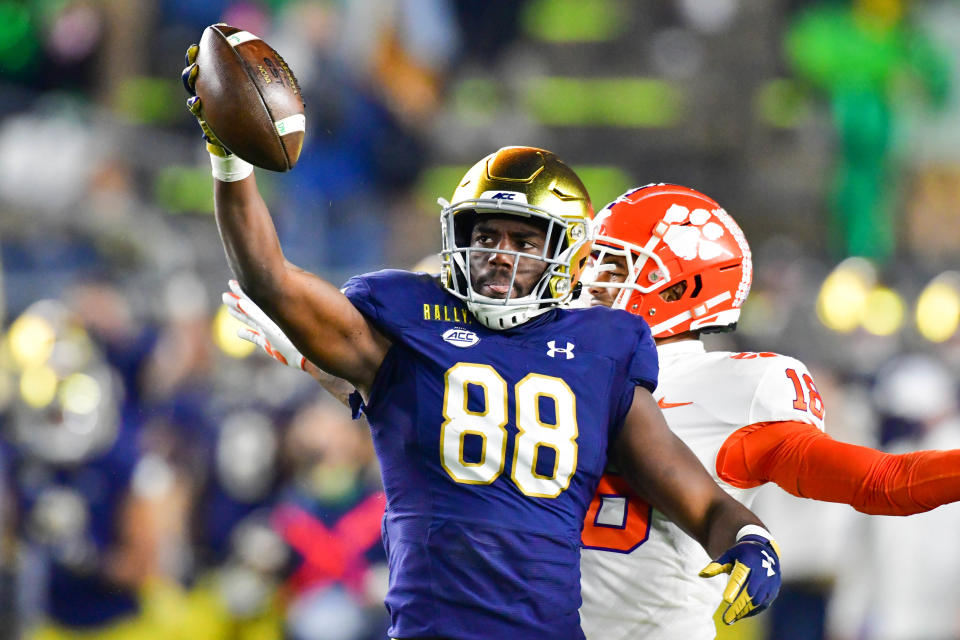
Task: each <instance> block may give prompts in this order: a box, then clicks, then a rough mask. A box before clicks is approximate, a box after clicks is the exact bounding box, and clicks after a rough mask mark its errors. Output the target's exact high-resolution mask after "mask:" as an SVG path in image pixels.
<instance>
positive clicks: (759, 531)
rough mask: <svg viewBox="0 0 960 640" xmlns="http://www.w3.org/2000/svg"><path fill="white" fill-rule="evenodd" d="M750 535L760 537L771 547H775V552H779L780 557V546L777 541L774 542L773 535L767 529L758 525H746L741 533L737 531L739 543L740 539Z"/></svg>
mask: <svg viewBox="0 0 960 640" xmlns="http://www.w3.org/2000/svg"><path fill="white" fill-rule="evenodd" d="M749 535H754V536H760V537H762V538H765V539H766V540H768V541H769V542H770V546H771V547H773V550H774V551H776V552H777V555H778V556H779V555H780V545H778V544H777V541H776V540H774V538H773V534H772V533H770V532H769V531H767V530H766V529H764V528H763V527H761V526H759V525H756V524H748V525H745V526H744V527H742V528H741V529H740V531H737V542H740V539H741V538H743V536H749Z"/></svg>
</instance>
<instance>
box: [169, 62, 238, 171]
mask: <svg viewBox="0 0 960 640" xmlns="http://www.w3.org/2000/svg"><path fill="white" fill-rule="evenodd" d="M199 51H200V45H196V44H192V45H190V46H189V47H187V55H186V61H187V66H186V67H184V68H183V72H182V73H181V74H180V79H181V80H183V88H184V89H186V90H187V93H189V94H190V97H189V98H187V109H189V110H190V113H192V114H193V117H195V118H196V119H197V122H198V123H199V124H200V129H201V130H202V131H203V139H204V140H206V141H207V151H209V152H210V153H212V154H213V155H215V156H219V157H221V158H227V157H229V156H231V155H233V154H232V153H230V151H229V150H228V149H227V148H226V147H225V146H223V143H222V142H220V140H218V139H217V136H216V134H214V133H213V130H212V129H211V128H210V126H209V125H208V124H207V121H206V120H204V119H203V105H202V104H200V98H199V97H198V96H197V76H198V75H200V67H198V66H197V53H198V52H199Z"/></svg>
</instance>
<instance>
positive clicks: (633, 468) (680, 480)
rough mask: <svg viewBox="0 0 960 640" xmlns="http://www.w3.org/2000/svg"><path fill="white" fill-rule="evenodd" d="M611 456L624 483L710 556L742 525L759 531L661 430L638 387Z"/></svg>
mask: <svg viewBox="0 0 960 640" xmlns="http://www.w3.org/2000/svg"><path fill="white" fill-rule="evenodd" d="M613 451H614V452H615V453H614V455H615V456H616V462H617V464H618V465H619V467H620V469H621V471H622V473H623V476H624V478H625V479H626V480H627V482H629V483H630V484H631V485H632V486H633V488H634V489H635V490H636V491H638V492H639V493H640V494H641V495H643V496H644V497H646V498H647V499H648V500H649V501H650V503H651V504H653V506H655V507H656V508H657V509H659V510H660V511H662V512H663V513H665V514H666V515H667V516H668V517H669V518H670V519H671V520H673V521H674V522H675V523H677V525H679V526H680V527H681V528H683V530H684V531H686V532H687V533H689V534H690V535H691V536H692V537H693V538H694V539H695V540H697V541H698V542H699V543H700V544H701V545H703V548H704V549H706V550H707V552H708V553H709V554H710V555H711V556H716V555H719V554H720V553H722V552H723V551H724V550H725V549H726V548H727V547H729V546H730V545H732V544H733V543H734V538H735V536H736V533H737V531H738V530H739V529H740V528H742V527H744V526H746V525H750V524H752V525H758V526H763V523H762V522H761V521H760V519H759V518H757V517H756V516H755V515H754V514H753V512H751V511H750V510H749V509H747V508H746V507H744V506H743V505H742V504H740V503H739V502H737V501H736V500H734V499H733V498H731V497H730V496H729V495H727V494H726V493H725V492H724V491H723V490H722V489H721V488H720V487H719V486H717V483H716V482H714V480H713V478H711V477H710V475H709V474H708V473H707V472H706V470H705V469H704V468H703V465H702V464H700V461H699V460H698V459H697V457H696V456H695V455H694V454H693V452H692V451H690V449H689V448H688V447H687V445H685V444H684V443H683V441H682V440H680V438H678V437H677V436H676V435H674V433H673V432H672V431H670V428H669V427H668V426H667V423H666V421H665V420H664V418H663V414H662V413H661V412H660V408H659V407H658V406H657V402H656V401H655V400H654V399H653V396H652V395H651V394H650V392H649V391H647V390H646V389H643V388H642V387H638V388H637V390H636V391H635V392H634V396H633V405H632V406H631V408H630V412H629V413H628V415H627V418H626V420H625V421H624V425H623V429H622V431H621V432H620V436H619V438H618V440H617V442H616V444H615V445H614V449H613Z"/></svg>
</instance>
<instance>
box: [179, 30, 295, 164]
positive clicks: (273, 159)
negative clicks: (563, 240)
mask: <svg viewBox="0 0 960 640" xmlns="http://www.w3.org/2000/svg"><path fill="white" fill-rule="evenodd" d="M197 65H198V66H199V67H200V74H199V76H197V84H196V90H197V95H198V96H199V97H200V101H201V105H202V106H203V117H204V119H205V120H206V121H207V124H208V125H209V126H210V128H211V129H212V130H213V132H214V134H216V136H217V138H219V139H220V141H221V142H222V143H223V144H224V146H226V147H227V148H228V149H229V150H230V151H232V152H233V153H235V154H237V155H238V156H240V157H241V158H243V159H244V160H246V161H247V162H249V163H250V164H253V165H256V166H258V167H262V168H264V169H270V170H271V171H289V170H290V169H292V168H293V166H294V165H295V164H296V163H297V159H298V158H299V157H300V149H301V147H302V146H303V136H304V132H305V130H306V117H305V116H304V108H303V96H302V95H301V93H300V85H299V84H298V83H297V79H296V78H295V77H294V75H293V71H291V70H290V67H288V66H287V63H286V62H284V60H283V58H282V57H280V54H279V53H277V52H276V51H275V50H274V49H273V48H272V47H271V46H270V45H268V44H267V43H266V42H264V41H263V40H261V39H260V38H258V37H257V36H255V35H253V34H252V33H250V32H249V31H244V30H242V29H238V28H236V27H231V26H229V25H226V24H214V25H211V26H209V27H207V28H206V29H204V31H203V37H202V38H200V50H199V52H198V53H197Z"/></svg>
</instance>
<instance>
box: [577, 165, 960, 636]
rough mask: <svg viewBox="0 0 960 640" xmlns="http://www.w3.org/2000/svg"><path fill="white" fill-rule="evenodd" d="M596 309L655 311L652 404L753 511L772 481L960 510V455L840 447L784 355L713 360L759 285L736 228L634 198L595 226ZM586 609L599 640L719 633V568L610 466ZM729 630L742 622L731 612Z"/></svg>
mask: <svg viewBox="0 0 960 640" xmlns="http://www.w3.org/2000/svg"><path fill="white" fill-rule="evenodd" d="M595 223H596V225H597V227H598V228H597V238H596V240H595V242H594V256H595V269H596V274H595V276H594V279H593V282H592V283H590V284H588V289H589V292H590V294H591V295H592V298H593V300H592V304H599V305H606V306H613V307H615V308H619V309H624V310H626V311H629V312H630V313H634V314H637V315H641V316H643V317H644V318H645V319H646V320H647V322H648V323H649V324H650V326H651V332H652V334H653V336H654V338H655V341H656V343H657V352H658V355H659V359H660V385H659V386H658V388H657V390H656V392H655V394H654V395H655V397H656V398H657V401H658V404H659V406H660V408H661V409H662V410H663V412H664V415H665V416H666V419H667V423H668V424H669V426H670V428H671V429H672V430H673V431H674V432H675V433H676V434H677V435H678V436H680V438H681V439H682V440H683V441H684V442H685V443H686V444H687V446H689V447H690V448H691V449H692V450H693V452H694V453H695V454H696V455H697V457H698V458H699V459H700V461H701V462H702V463H703V465H704V467H706V468H707V470H708V471H710V472H711V474H712V475H713V477H714V480H716V481H717V483H718V484H720V486H721V487H723V488H724V489H725V490H726V491H727V492H728V493H730V494H731V495H733V496H734V497H735V498H737V499H738V500H740V501H741V502H742V503H744V504H745V505H746V506H748V507H749V506H750V504H751V503H752V502H753V499H754V494H755V492H756V491H757V488H758V487H760V485H762V484H764V483H766V482H775V483H776V484H778V485H780V486H781V487H782V488H783V489H785V490H786V491H788V492H790V493H792V494H793V495H796V496H800V497H806V498H813V499H817V500H826V501H831V502H842V503H847V504H850V505H852V506H854V507H855V508H856V509H857V510H859V511H863V512H865V513H871V514H886V515H909V514H911V513H919V512H921V511H927V510H929V509H933V508H935V507H937V506H939V505H941V504H945V503H947V502H953V501H956V500H960V451H925V452H916V453H910V454H905V455H900V456H895V455H890V454H885V453H882V452H879V451H876V450H873V449H868V448H865V447H859V446H854V445H850V444H845V443H841V442H837V441H835V440H833V439H831V438H830V437H829V436H827V435H826V434H825V433H824V404H823V400H822V398H821V397H820V395H819V393H818V392H817V387H816V385H815V384H814V381H813V378H812V376H811V375H810V372H809V371H808V370H807V368H806V367H805V366H804V364H803V363H802V362H800V361H799V360H796V359H794V358H790V357H787V356H783V355H778V354H776V353H769V352H760V353H730V352H708V351H706V350H705V348H704V345H703V343H702V342H701V341H700V340H699V337H700V334H701V333H707V332H713V331H729V330H732V329H733V328H734V327H735V326H736V323H737V320H738V318H739V315H740V306H741V304H742V303H743V301H744V299H746V297H747V294H748V292H749V290H750V284H751V280H752V265H751V257H750V248H749V246H748V244H747V241H746V239H745V237H744V235H743V232H742V231H741V230H740V227H739V226H737V224H736V222H735V221H734V220H733V218H731V217H730V215H729V214H727V213H726V212H725V211H724V210H723V209H722V208H721V207H720V205H719V204H717V203H716V202H715V201H713V200H712V199H710V198H708V197H707V196H705V195H703V194H702V193H699V192H697V191H694V190H692V189H687V188H685V187H681V186H677V185H664V184H657V185H648V186H646V187H640V188H638V189H634V190H632V191H629V192H627V193H625V194H624V195H622V196H621V197H619V198H618V199H617V200H615V201H614V202H612V203H610V204H609V205H608V206H607V207H605V208H604V209H603V210H602V211H601V212H600V213H599V214H598V215H597V218H596V220H595ZM583 545H584V550H583V553H582V555H581V563H580V566H581V590H582V596H583V606H582V607H581V610H580V614H581V620H582V625H583V630H584V632H585V634H586V636H587V638H588V639H595V638H604V639H606V640H621V639H626V638H644V639H645V640H656V639H660V638H683V639H684V640H700V639H706V638H714V637H715V636H716V630H715V628H714V623H713V619H712V616H713V612H714V611H715V609H716V606H717V603H718V601H719V599H720V592H721V591H722V590H723V584H722V581H718V580H710V579H707V580H704V579H702V577H704V576H710V575H716V573H717V570H718V566H717V565H716V563H713V564H711V565H710V566H709V567H708V568H707V570H705V571H703V572H700V576H701V577H697V576H698V571H699V570H700V569H701V568H702V567H704V565H707V564H708V563H710V558H708V557H707V555H706V554H705V553H704V552H703V549H702V548H700V546H699V545H698V544H697V543H696V542H694V541H693V540H692V539H691V538H690V537H689V536H687V535H686V534H685V533H683V532H682V531H680V529H679V528H678V527H676V525H674V524H673V523H671V522H670V521H669V520H667V519H666V518H664V517H663V515H662V514H660V513H659V512H658V511H656V510H654V509H652V508H651V507H650V506H649V505H648V504H647V503H646V502H644V500H643V499H642V498H641V497H639V496H637V495H636V494H634V493H633V492H631V491H630V490H628V489H627V487H626V484H625V483H624V482H623V481H622V480H621V479H620V477H619V476H618V475H617V474H616V472H615V470H608V473H607V474H606V475H605V476H604V477H603V479H602V480H601V482H600V485H599V487H598V489H597V493H596V495H595V497H594V500H593V503H592V504H591V506H590V509H589V511H588V513H587V518H586V521H585V523H584V530H583ZM724 621H725V622H727V623H728V624H729V623H730V621H731V618H730V616H729V611H728V612H726V613H725V614H724Z"/></svg>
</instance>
